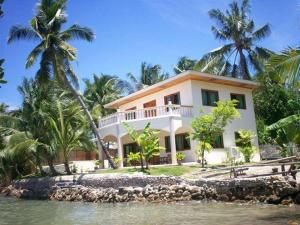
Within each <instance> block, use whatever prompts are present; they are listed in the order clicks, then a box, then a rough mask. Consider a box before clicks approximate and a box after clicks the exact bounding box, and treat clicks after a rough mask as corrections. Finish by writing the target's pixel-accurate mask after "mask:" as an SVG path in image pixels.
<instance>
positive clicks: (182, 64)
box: [174, 56, 197, 74]
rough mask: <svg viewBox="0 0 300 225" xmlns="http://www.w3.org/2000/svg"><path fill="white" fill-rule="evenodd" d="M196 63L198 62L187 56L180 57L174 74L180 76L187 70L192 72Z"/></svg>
mask: <svg viewBox="0 0 300 225" xmlns="http://www.w3.org/2000/svg"><path fill="white" fill-rule="evenodd" d="M196 63H197V60H193V59H190V58H188V57H186V56H183V57H180V58H179V60H178V62H177V64H176V65H175V66H174V72H175V73H176V74H179V73H182V72H184V71H187V70H192V69H194V67H195V65H196Z"/></svg>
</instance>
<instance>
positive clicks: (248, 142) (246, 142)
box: [236, 130, 258, 162]
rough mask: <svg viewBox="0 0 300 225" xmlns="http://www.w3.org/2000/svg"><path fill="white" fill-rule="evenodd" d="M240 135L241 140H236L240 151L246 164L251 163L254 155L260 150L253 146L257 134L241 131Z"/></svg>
mask: <svg viewBox="0 0 300 225" xmlns="http://www.w3.org/2000/svg"><path fill="white" fill-rule="evenodd" d="M238 134H239V138H238V139H237V140H236V143H237V146H238V151H240V152H241V153H242V154H243V156H244V159H245V162H250V160H251V158H252V157H253V154H254V153H255V152H257V150H258V149H257V148H256V147H255V146H252V142H253V138H254V137H255V134H254V132H253V131H250V130H239V131H238Z"/></svg>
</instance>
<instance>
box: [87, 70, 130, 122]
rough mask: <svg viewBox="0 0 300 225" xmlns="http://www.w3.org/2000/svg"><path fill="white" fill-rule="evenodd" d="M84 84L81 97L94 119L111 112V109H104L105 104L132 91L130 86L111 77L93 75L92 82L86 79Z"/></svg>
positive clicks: (115, 77)
mask: <svg viewBox="0 0 300 225" xmlns="http://www.w3.org/2000/svg"><path fill="white" fill-rule="evenodd" d="M84 82H85V91H84V93H83V95H84V97H85V100H86V102H87V105H88V107H89V109H90V110H91V112H92V115H93V116H94V117H96V118H97V117H99V116H105V115H108V114H110V113H112V112H113V111H112V110H111V109H106V108H104V105H105V104H107V103H109V102H112V101H114V100H116V99H118V98H120V97H122V96H123V95H124V94H127V93H131V92H132V91H133V90H132V89H131V87H130V84H128V83H127V82H126V81H123V80H120V79H119V78H118V77H117V76H112V75H105V74H100V75H99V76H97V75H96V74H94V75H93V81H90V80H87V79H86V80H84Z"/></svg>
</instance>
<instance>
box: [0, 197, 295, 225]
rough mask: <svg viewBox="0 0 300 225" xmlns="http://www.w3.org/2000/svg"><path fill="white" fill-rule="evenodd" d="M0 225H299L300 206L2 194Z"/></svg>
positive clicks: (0, 200) (0, 198) (0, 199)
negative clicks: (29, 197) (33, 198)
mask: <svg viewBox="0 0 300 225" xmlns="http://www.w3.org/2000/svg"><path fill="white" fill-rule="evenodd" d="M0 224H1V225H4V224H14V225H18V224H22V225H26V224H30V225H34V224H45V225H51V224H55V225H59V224H101V225H109V224H113V225H120V224H142V225H143V224H145V225H146V224H147V225H152V224H164V225H166V224H170V225H179V224H180V225H184V224H189V225H193V224H197V225H220V224H224V225H229V224H230V225H232V224H233V225H237V224H239V225H240V224H243V225H254V224H256V225H276V224H280V225H281V224H293V225H296V224H300V206H290V207H289V206H275V205H260V204H259V205H241V204H233V203H232V204H227V203H204V202H184V203H171V204H158V203H155V204H154V203H124V204H96V203H82V202H55V201H31V200H17V199H13V198H4V197H0Z"/></svg>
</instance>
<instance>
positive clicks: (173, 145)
mask: <svg viewBox="0 0 300 225" xmlns="http://www.w3.org/2000/svg"><path fill="white" fill-rule="evenodd" d="M170 142H171V143H170V144H171V160H172V164H173V165H177V158H176V141H175V129H174V121H173V118H172V117H170Z"/></svg>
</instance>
